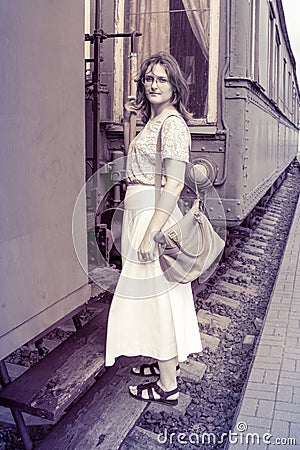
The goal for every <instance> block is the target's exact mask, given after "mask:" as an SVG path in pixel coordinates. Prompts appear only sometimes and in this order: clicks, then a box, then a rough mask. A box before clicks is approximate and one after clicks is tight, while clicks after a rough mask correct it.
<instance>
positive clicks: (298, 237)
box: [228, 199, 300, 450]
mask: <svg viewBox="0 0 300 450" xmlns="http://www.w3.org/2000/svg"><path fill="white" fill-rule="evenodd" d="M233 432H236V433H237V434H236V435H233V436H232V437H231V439H230V440H231V444H230V445H229V446H228V450H240V449H257V448H259V449H276V448H278V449H280V448H284V449H294V450H295V449H300V199H299V202H298V206H297V209H296V213H295V217H294V221H293V224H292V227H291V230H290V234H289V238H288V242H287V246H286V249H285V253H284V257H283V260H282V263H281V267H280V270H279V273H278V277H277V280H276V284H275V286H274V291H273V295H272V298H271V301H270V305H269V309H268V312H267V316H266V320H265V324H264V329H263V333H262V336H261V339H260V342H259V345H258V347H257V352H256V357H255V360H254V363H253V367H252V370H251V373H250V378H249V381H248V385H247V388H246V390H245V392H244V397H243V399H242V402H241V404H240V409H239V413H238V416H237V419H236V421H235V427H234V430H233ZM253 433H257V435H253ZM247 434H248V436H247ZM247 439H248V443H247ZM258 441H259V443H258ZM234 442H236V443H234Z"/></svg>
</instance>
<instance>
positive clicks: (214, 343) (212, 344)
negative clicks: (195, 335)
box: [200, 333, 220, 352]
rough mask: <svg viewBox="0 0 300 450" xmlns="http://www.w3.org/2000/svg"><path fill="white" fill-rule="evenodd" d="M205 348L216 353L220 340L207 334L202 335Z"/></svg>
mask: <svg viewBox="0 0 300 450" xmlns="http://www.w3.org/2000/svg"><path fill="white" fill-rule="evenodd" d="M200 336H201V341H202V346H203V348H208V349H209V350H210V351H212V352H215V351H216V350H217V347H218V345H219V343H220V339H219V338H217V337H215V336H210V335H209V334H206V333H200Z"/></svg>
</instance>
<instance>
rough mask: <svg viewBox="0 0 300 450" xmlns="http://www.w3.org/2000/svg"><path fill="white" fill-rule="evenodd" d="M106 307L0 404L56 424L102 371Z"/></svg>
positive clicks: (0, 394)
mask: <svg viewBox="0 0 300 450" xmlns="http://www.w3.org/2000/svg"><path fill="white" fill-rule="evenodd" d="M107 314H108V306H107V305H103V310H102V311H101V312H100V314H99V315H97V316H96V317H95V318H94V319H93V320H91V321H90V322H89V323H87V324H86V325H85V326H84V327H82V328H81V329H80V330H78V331H77V332H76V333H75V334H74V335H72V336H71V337H70V338H68V339H67V340H66V341H64V342H63V343H62V344H60V345H59V346H58V347H56V348H55V349H54V350H53V351H52V352H50V353H49V354H48V355H46V356H45V357H44V358H43V359H42V360H41V361H39V362H38V363H37V364H36V365H35V366H33V367H32V368H30V370H28V371H26V372H25V373H24V374H23V375H21V376H20V377H19V378H18V379H17V380H15V381H13V382H12V383H11V384H9V385H8V386H6V387H5V388H4V389H3V390H2V391H1V392H0V404H1V405H3V406H8V407H11V408H16V409H19V410H20V411H23V412H27V413H29V414H32V415H36V416H39V417H44V418H46V419H49V420H53V421H55V420H57V419H58V418H59V417H61V415H62V414H63V413H64V411H65V409H66V407H67V406H69V405H70V404H71V403H72V401H73V400H74V399H76V398H77V397H78V396H79V395H80V394H81V393H82V392H84V391H85V390H86V389H88V388H89V387H90V386H91V385H92V384H93V383H94V382H95V375H96V374H97V373H99V371H100V370H101V369H103V367H104V342H105V334H106V319H107Z"/></svg>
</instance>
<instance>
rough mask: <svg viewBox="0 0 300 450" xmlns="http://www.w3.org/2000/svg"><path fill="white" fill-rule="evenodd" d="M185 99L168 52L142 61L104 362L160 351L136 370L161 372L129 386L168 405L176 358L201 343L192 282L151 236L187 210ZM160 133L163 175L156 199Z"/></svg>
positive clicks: (173, 393)
mask: <svg viewBox="0 0 300 450" xmlns="http://www.w3.org/2000/svg"><path fill="white" fill-rule="evenodd" d="M187 99H188V87H187V84H186V81H185V80H184V78H183V76H182V74H181V71H180V68H179V66H178V63H177V62H176V60H175V59H174V58H173V57H172V56H171V55H170V54H168V53H166V52H160V53H158V54H156V55H154V56H151V57H149V58H148V59H146V60H145V61H144V63H143V64H142V65H141V70H140V74H139V78H138V80H137V98H136V100H135V99H133V98H131V99H130V101H129V102H128V103H127V104H126V105H125V117H124V126H125V127H127V126H128V121H129V116H130V114H131V113H136V112H137V110H140V111H141V114H142V118H143V121H144V123H146V125H145V127H144V128H143V130H142V131H141V132H140V133H139V135H138V136H137V137H136V138H135V139H134V140H133V141H132V142H131V144H130V146H129V151H128V159H127V167H126V180H127V184H128V186H127V192H126V196H125V212H124V218H123V227H122V244H121V245H122V259H123V268H122V273H121V276H120V279H119V282H118V285H117V288H116V291H115V295H114V298H113V301H112V304H111V308H110V313H109V319H108V330H107V347H106V365H113V364H114V362H115V358H116V357H117V356H120V355H126V356H137V355H143V356H150V357H152V358H154V359H155V360H156V361H155V362H153V363H151V364H143V365H141V366H140V367H136V368H132V370H131V371H132V373H134V374H136V375H141V376H149V375H157V376H158V377H159V378H158V379H157V381H155V382H152V383H147V384H141V385H138V386H130V387H129V391H130V394H131V395H132V396H134V397H135V398H137V399H139V400H147V401H149V400H151V401H155V402H162V403H167V404H170V405H176V404H177V402H178V396H179V392H178V387H177V378H176V377H177V375H178V373H179V365H178V363H179V362H182V361H185V360H186V359H187V357H188V355H189V354H190V353H195V352H200V351H201V350H202V346H201V341H200V335H199V328H198V323H197V317H196V313H195V308H194V302H193V295H192V290H191V285H190V284H177V283H174V282H169V281H167V280H166V278H165V276H164V274H163V272H162V270H161V268H160V264H159V260H158V249H157V247H156V245H155V241H154V239H153V237H154V235H155V233H157V232H158V231H160V230H164V229H167V228H169V227H170V226H172V225H173V224H174V223H175V221H176V220H179V219H180V218H181V217H182V215H181V212H180V210H179V208H178V206H177V201H178V198H179V195H180V192H181V190H182V188H183V186H184V174H185V167H186V163H187V162H188V161H189V150H190V133H189V129H188V127H187V125H186V122H187V121H188V120H189V119H190V118H191V114H190V113H189V112H188V111H187V109H186V104H187ZM160 130H161V131H160ZM159 133H161V139H160V142H161V166H162V175H163V176H162V189H161V193H160V196H159V199H158V201H157V203H156V199H155V187H154V184H155V158H156V147H157V142H158V138H159ZM125 134H126V133H125ZM127 145H128V142H125V147H126V146H127Z"/></svg>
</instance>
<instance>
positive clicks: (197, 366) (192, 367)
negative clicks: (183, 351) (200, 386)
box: [180, 358, 207, 382]
mask: <svg viewBox="0 0 300 450" xmlns="http://www.w3.org/2000/svg"><path fill="white" fill-rule="evenodd" d="M206 369H207V366H206V364H204V363H201V362H199V361H195V360H194V359H191V358H189V359H188V360H187V361H185V362H183V363H180V377H181V378H185V379H187V380H192V381H196V382H198V381H200V380H202V378H203V376H204V374H205V372H206Z"/></svg>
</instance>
